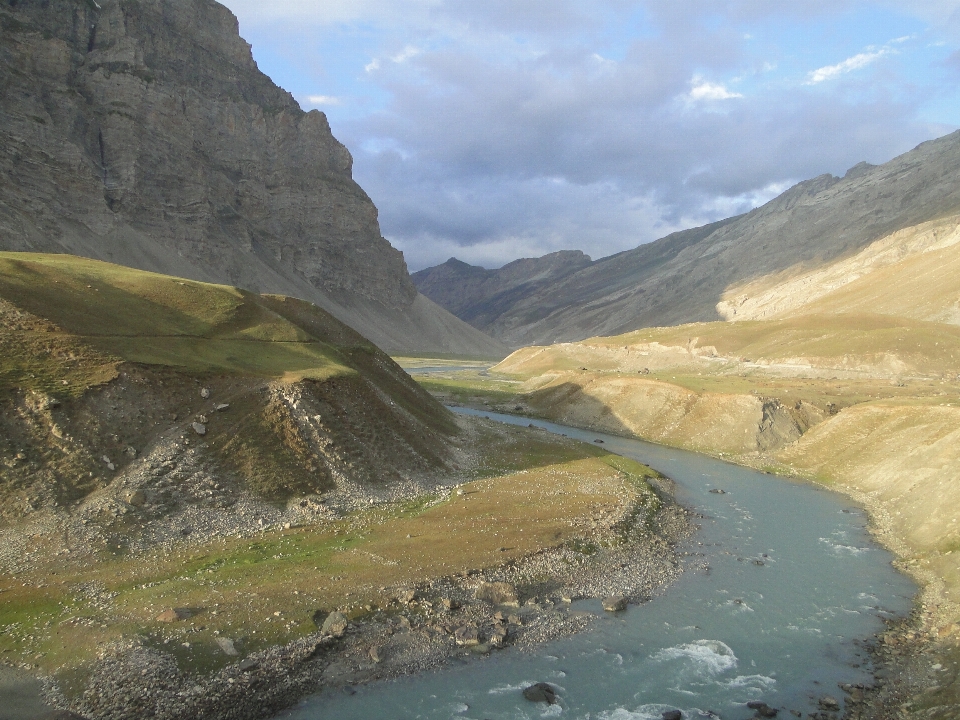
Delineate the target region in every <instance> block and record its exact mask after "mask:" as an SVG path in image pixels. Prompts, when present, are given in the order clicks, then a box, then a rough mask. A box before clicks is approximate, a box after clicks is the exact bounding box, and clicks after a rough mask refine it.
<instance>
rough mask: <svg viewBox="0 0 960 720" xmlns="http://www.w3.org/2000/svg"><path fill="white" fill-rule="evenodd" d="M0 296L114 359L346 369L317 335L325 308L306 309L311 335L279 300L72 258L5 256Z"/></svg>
mask: <svg viewBox="0 0 960 720" xmlns="http://www.w3.org/2000/svg"><path fill="white" fill-rule="evenodd" d="M0 298H3V299H5V300H7V301H8V302H10V303H11V304H13V305H14V306H16V307H17V308H20V309H22V310H25V311H27V312H28V313H30V314H32V315H34V316H36V317H39V318H44V319H46V320H48V321H50V322H51V323H53V324H54V325H56V326H57V328H59V330H61V331H62V332H63V333H67V334H69V335H72V336H74V337H75V338H78V339H81V340H82V341H83V342H84V343H86V344H87V345H89V346H91V347H93V348H95V349H96V350H97V351H99V352H100V353H102V354H103V355H104V356H109V357H114V358H117V359H121V360H127V361H131V362H138V363H144V364H147V365H166V366H172V367H179V368H182V369H184V370H191V371H201V372H238V373H245V374H251V375H262V376H267V377H295V376H298V377H303V378H315V379H326V378H329V377H333V376H336V375H343V374H349V373H351V372H353V370H352V369H351V368H350V367H349V365H348V364H347V363H346V362H345V360H344V358H343V357H342V356H341V355H340V354H339V352H338V351H337V349H336V347H335V346H334V344H333V343H332V342H331V338H329V337H328V336H327V335H325V334H324V333H322V332H316V331H318V330H324V329H327V332H328V333H329V328H330V327H331V326H333V325H334V324H336V325H339V323H336V321H332V318H329V317H328V316H327V313H325V312H324V311H323V310H320V309H319V308H317V307H315V306H312V305H309V309H310V313H312V315H313V316H315V317H316V318H317V320H315V322H314V324H313V326H312V327H313V328H314V330H315V332H316V334H311V333H310V332H309V331H307V330H305V329H304V327H302V326H301V325H303V324H304V323H300V324H298V323H297V322H291V321H290V320H288V319H287V318H285V317H283V315H282V314H280V313H278V312H277V309H282V305H283V304H282V303H279V302H277V301H276V300H271V299H267V298H264V297H262V296H259V295H256V294H253V293H249V292H246V291H243V290H239V289H237V288H232V287H228V286H225V285H212V284H209V283H201V282H195V281H192V280H181V279H179V278H174V277H169V276H166V275H158V274H155V273H148V272H143V271H140V270H132V269H130V268H126V267H122V266H119V265H112V264H110V263H104V262H99V261H96V260H87V259H83V258H77V257H74V256H71V255H47V254H33V253H6V252H4V253H0ZM303 305H308V304H307V303H304V304H303ZM300 311H301V314H302V313H303V308H300ZM331 321H332V322H331ZM37 329H38V328H34V332H36V330H37ZM45 329H46V330H47V331H48V332H50V331H52V330H53V328H49V327H48V328H45ZM340 334H341V335H342V334H343V331H341V332H340ZM357 338H359V336H357ZM332 339H333V340H335V339H336V338H332ZM351 339H353V340H354V344H356V343H357V340H356V338H351ZM366 344H367V345H369V343H366ZM9 364H10V363H7V362H4V363H3V366H0V373H2V375H0V377H3V378H5V379H6V382H7V383H10V382H15V381H16V380H17V379H18V378H17V377H16V372H15V370H14V369H13V368H11V367H9V366H8V365H9ZM21 372H22V371H21Z"/></svg>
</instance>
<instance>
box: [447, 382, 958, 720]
mask: <svg viewBox="0 0 960 720" xmlns="http://www.w3.org/2000/svg"><path fill="white" fill-rule="evenodd" d="M446 404H448V405H450V406H457V405H458V404H457V403H452V402H450V401H449V400H447V401H446ZM460 406H462V407H467V408H470V409H473V410H477V411H481V412H482V411H490V412H497V413H501V414H506V415H513V416H515V417H524V418H529V419H531V420H543V421H546V422H551V423H552V422H558V423H559V424H564V425H568V426H570V427H574V428H577V429H580V430H588V431H592V432H597V433H602V434H605V435H612V436H619V437H624V438H627V439H630V440H640V441H642V442H648V443H651V444H653V445H662V446H664V447H672V448H676V449H678V450H684V451H686V452H696V453H697V454H701V455H706V456H707V457H711V458H713V459H715V460H719V461H721V462H727V463H730V464H732V465H738V466H740V467H745V468H749V469H751V470H755V471H757V472H762V473H764V474H767V475H772V476H776V477H784V478H786V477H789V478H792V479H794V480H799V481H801V482H806V483H810V484H812V485H815V486H817V487H821V488H824V489H826V490H830V491H833V492H836V493H838V494H840V495H843V496H845V497H847V498H849V499H850V500H851V501H853V502H854V503H855V504H857V505H858V506H860V507H861V508H862V510H863V511H864V513H865V514H866V517H867V530H868V532H869V533H870V535H871V537H872V538H873V539H874V541H875V542H877V544H878V545H880V546H881V547H883V548H884V549H886V550H888V551H889V552H890V553H892V554H893V555H894V557H895V559H894V561H893V562H892V564H893V566H894V568H895V569H896V570H897V571H898V572H900V573H901V574H903V575H906V576H907V577H909V578H910V579H911V580H912V581H913V582H915V583H916V585H917V593H916V595H915V596H914V599H913V609H912V610H911V611H910V612H909V613H908V614H907V615H906V616H905V617H902V618H895V619H893V620H891V621H889V622H888V623H887V626H886V627H885V629H884V630H883V631H882V632H880V633H878V634H877V635H875V636H873V638H872V639H871V642H870V643H868V645H867V649H868V651H869V653H870V656H871V658H872V661H873V663H874V666H875V667H874V673H873V674H874V679H875V682H874V684H873V685H871V686H868V687H866V688H856V689H857V690H859V691H860V695H859V698H860V699H853V696H852V695H851V691H852V690H853V689H854V688H845V687H840V689H841V690H843V692H844V693H846V694H847V695H848V700H847V703H846V706H845V708H844V714H843V718H844V720H901V719H903V718H905V717H907V715H906V713H907V712H909V708H910V707H911V705H912V704H913V703H914V702H915V701H916V700H917V699H918V698H919V697H920V696H921V695H922V694H923V693H924V691H925V690H926V689H927V688H929V687H932V686H933V683H934V682H935V680H934V678H933V677H932V676H931V673H930V667H931V663H930V662H927V661H926V658H929V657H930V656H931V655H933V654H935V653H936V652H937V651H938V649H939V648H940V643H941V642H943V641H944V639H943V638H941V637H940V635H939V632H940V628H943V627H947V626H950V625H951V623H953V622H954V618H957V617H960V603H957V602H956V601H953V600H951V599H949V598H947V596H946V594H945V593H944V590H945V589H946V588H945V585H944V582H943V580H942V579H941V578H940V577H939V576H938V575H936V573H934V572H932V571H929V570H926V569H924V568H922V567H918V566H914V565H909V564H908V563H907V558H909V557H910V555H911V554H912V549H911V547H910V545H909V543H907V542H906V540H904V538H902V537H901V536H900V535H898V534H897V533H896V532H894V530H893V523H892V522H891V519H890V513H889V511H888V510H887V508H886V507H885V505H884V504H883V503H882V502H880V501H878V500H877V499H876V498H874V497H872V496H871V495H869V494H867V493H864V492H861V491H859V490H857V489H855V488H852V487H849V486H847V485H844V484H842V483H839V482H838V483H824V482H821V481H820V480H818V479H817V478H815V477H811V476H809V475H806V474H804V473H802V472H801V471H798V470H796V469H795V468H792V467H790V466H787V465H774V466H771V465H770V463H769V462H768V460H769V459H765V458H762V457H759V458H758V457H752V456H750V457H745V456H736V455H729V454H726V453H725V454H723V455H722V456H721V455H720V454H719V453H709V452H704V451H694V450H690V449H689V448H686V447H682V446H679V445H670V444H668V443H661V442H657V441H655V440H650V439H647V438H644V437H642V436H640V435H635V434H632V433H616V432H611V431H610V430H609V429H608V428H601V427H596V426H592V425H590V424H589V423H586V424H575V423H571V422H568V421H563V422H560V421H557V420H554V419H553V418H550V417H547V416H545V415H538V414H528V413H525V414H523V415H520V414H519V413H515V412H511V411H510V410H509V409H508V408H503V407H497V408H496V409H494V408H493V407H491V406H489V405H480V406H473V405H469V404H460ZM956 636H957V633H954V637H956ZM958 712H960V711H958ZM813 717H815V716H813ZM830 717H835V716H830V715H827V714H825V713H824V714H823V718H824V719H826V718H830ZM931 717H939V716H937V715H933V716H931Z"/></svg>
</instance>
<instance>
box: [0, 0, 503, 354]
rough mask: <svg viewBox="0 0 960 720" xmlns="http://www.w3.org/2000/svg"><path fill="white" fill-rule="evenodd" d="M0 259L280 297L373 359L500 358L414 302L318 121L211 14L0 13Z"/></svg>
mask: <svg viewBox="0 0 960 720" xmlns="http://www.w3.org/2000/svg"><path fill="white" fill-rule="evenodd" d="M0 77H2V78H3V82H2V83H0V249H2V250H11V251H32V252H57V253H70V254H75V255H81V256H85V257H90V258H96V259H101V260H106V261H110V262H115V263H120V264H123V265H128V266H131V267H136V268H140V269H145V270H151V271H155V272H165V273H170V274H174V275H178V276H182V277H188V278H193V279H196V280H203V281H208V282H219V283H226V284H230V285H235V286H239V287H244V288H248V289H250V290H252V291H255V292H270V293H283V294H286V295H291V296H295V297H300V298H303V299H305V300H308V301H310V302H314V303H316V304H318V305H320V306H321V307H324V308H325V309H327V310H328V311H329V312H331V313H332V314H334V315H335V316H337V317H338V318H340V319H341V320H342V321H344V322H346V323H347V324H349V325H351V326H352V327H354V328H355V329H356V330H358V331H359V332H361V333H362V334H364V335H365V336H366V337H368V338H369V339H371V340H373V341H374V342H375V343H377V344H378V345H380V346H381V347H383V348H385V349H386V350H388V351H389V352H394V353H398V352H413V351H423V352H444V353H453V354H467V355H485V356H498V355H502V352H503V348H502V347H501V346H500V345H499V344H498V343H496V342H495V341H492V340H491V339H490V338H488V337H485V336H484V335H483V334H482V333H479V332H477V331H476V330H474V329H473V328H471V327H469V326H467V325H466V324H465V323H462V322H460V321H458V320H456V319H455V318H453V317H451V316H449V315H448V314H447V313H446V312H444V311H443V310H441V309H440V308H439V307H437V306H436V305H434V304H433V303H432V302H430V301H429V300H428V299H427V298H425V297H423V296H421V295H419V294H418V293H417V290H416V288H415V287H414V285H413V284H412V283H411V281H410V280H409V276H408V273H407V268H406V264H405V262H404V260H403V256H402V254H401V253H400V252H399V251H397V250H396V249H394V248H393V247H391V246H390V244H389V243H388V242H387V241H386V240H385V239H384V238H383V237H382V236H381V234H380V228H379V224H378V221H377V209H376V207H375V206H374V205H373V202H372V201H371V200H370V198H369V197H368V196H367V195H366V193H364V191H363V190H362V189H361V188H360V187H359V186H358V185H357V184H356V183H355V182H354V181H353V179H352V174H351V168H352V158H351V156H350V153H349V152H348V151H347V149H346V148H345V147H344V146H343V145H341V144H340V143H339V142H338V141H337V140H336V139H335V138H334V137H333V135H332V134H331V132H330V127H329V125H328V123H327V120H326V117H325V116H324V115H323V113H320V112H318V111H311V112H303V111H302V110H301V109H300V107H299V105H298V104H297V103H296V101H295V100H294V99H293V97H292V96H291V95H290V94H289V93H287V92H285V91H284V90H282V89H281V88H279V87H277V86H276V85H275V84H274V83H273V82H272V81H271V80H270V78H268V77H267V76H266V75H264V74H263V73H261V72H260V71H259V70H258V68H257V66H256V63H255V62H254V60H253V57H252V55H251V51H250V46H249V45H248V44H247V43H246V42H244V40H243V39H242V38H241V37H240V35H239V32H238V24H237V20H236V18H235V17H234V16H233V15H232V14H231V13H230V11H229V10H227V9H226V8H224V7H223V6H221V5H219V4H217V3H215V2H212V1H211V0H182V1H180V2H176V3H169V2H163V1H162V0H105V1H104V2H102V3H100V4H98V3H97V2H93V0H84V1H80V2H78V1H75V0H70V1H68V0H53V2H39V1H38V0H22V1H21V2H10V3H3V5H2V7H0Z"/></svg>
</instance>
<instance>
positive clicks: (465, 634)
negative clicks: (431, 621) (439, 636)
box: [453, 625, 480, 645]
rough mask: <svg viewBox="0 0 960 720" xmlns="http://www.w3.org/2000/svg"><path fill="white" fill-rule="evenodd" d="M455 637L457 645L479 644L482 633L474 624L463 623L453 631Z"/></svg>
mask: <svg viewBox="0 0 960 720" xmlns="http://www.w3.org/2000/svg"><path fill="white" fill-rule="evenodd" d="M453 639H454V640H455V641H456V643H457V645H479V644H480V635H479V633H477V629H476V628H475V627H473V626H472V625H463V626H461V627H458V628H457V629H456V630H454V631H453Z"/></svg>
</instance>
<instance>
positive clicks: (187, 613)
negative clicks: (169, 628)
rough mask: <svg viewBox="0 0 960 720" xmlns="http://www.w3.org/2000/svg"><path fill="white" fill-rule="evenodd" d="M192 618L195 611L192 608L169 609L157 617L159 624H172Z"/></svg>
mask: <svg viewBox="0 0 960 720" xmlns="http://www.w3.org/2000/svg"><path fill="white" fill-rule="evenodd" d="M191 617H193V611H192V610H190V608H182V607H181V608H169V609H167V610H164V611H163V612H162V613H160V614H159V615H157V622H166V623H172V622H177V621H178V620H187V619H188V618H191Z"/></svg>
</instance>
